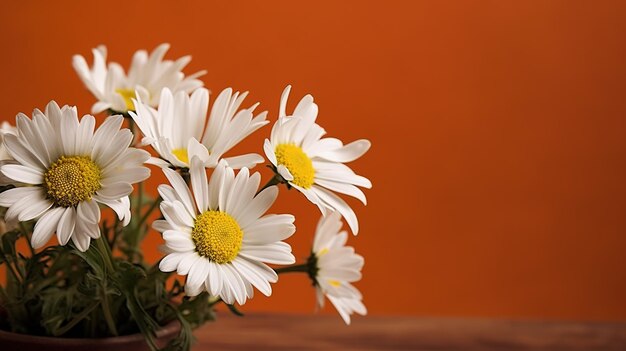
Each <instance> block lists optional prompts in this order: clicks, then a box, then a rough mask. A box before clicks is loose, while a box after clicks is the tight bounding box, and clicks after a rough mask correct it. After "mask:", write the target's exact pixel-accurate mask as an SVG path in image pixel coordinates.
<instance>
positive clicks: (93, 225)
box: [0, 44, 371, 350]
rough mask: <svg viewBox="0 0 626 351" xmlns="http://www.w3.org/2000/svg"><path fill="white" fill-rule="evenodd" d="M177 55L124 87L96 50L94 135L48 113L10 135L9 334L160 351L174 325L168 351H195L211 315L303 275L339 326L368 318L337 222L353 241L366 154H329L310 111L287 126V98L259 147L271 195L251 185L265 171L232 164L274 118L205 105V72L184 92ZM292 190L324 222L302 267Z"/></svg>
mask: <svg viewBox="0 0 626 351" xmlns="http://www.w3.org/2000/svg"><path fill="white" fill-rule="evenodd" d="M168 47H169V46H168V45H167V44H163V45H160V46H158V47H157V48H156V49H155V50H154V51H153V52H152V53H150V54H148V53H147V52H146V51H143V50H140V51H137V52H136V53H135V55H134V56H133V58H132V61H131V65H130V68H129V70H128V72H125V71H124V69H123V68H122V67H121V66H120V65H119V64H117V63H115V62H109V63H107V57H106V56H107V52H106V48H105V47H103V46H100V47H98V48H96V49H94V50H93V65H91V66H89V64H88V63H87V62H86V60H85V59H84V58H83V57H82V56H79V55H76V56H75V57H74V59H73V65H74V68H75V70H76V72H77V73H78V75H79V77H80V79H81V80H82V81H83V83H84V84H85V86H86V87H87V89H89V91H90V92H91V93H92V94H93V95H94V96H95V97H96V99H97V101H96V103H95V104H94V105H93V107H92V110H91V112H92V113H93V114H98V113H101V112H105V113H106V114H107V115H108V116H107V117H106V118H105V119H104V120H103V122H102V123H101V124H100V125H99V126H97V125H96V119H95V118H94V117H93V116H92V115H88V114H87V115H84V116H82V117H79V114H78V111H77V109H76V107H73V106H62V107H61V106H59V105H58V104H57V103H56V102H54V101H51V102H50V103H48V105H47V106H46V108H45V109H44V110H43V111H42V110H39V109H35V110H34V111H33V113H32V115H31V116H30V117H29V116H27V115H25V114H22V113H20V114H18V115H17V117H16V120H15V122H16V124H15V127H13V126H11V125H10V124H7V123H5V124H3V125H2V133H1V135H2V147H1V148H0V157H1V158H2V160H1V161H0V164H1V166H0V173H1V177H0V181H1V183H2V187H1V193H0V206H1V208H0V215H1V216H2V218H3V219H4V221H3V222H2V223H1V224H2V225H3V226H4V228H2V233H3V234H2V236H1V238H0V239H1V240H0V264H1V265H3V266H4V267H6V278H7V279H6V284H4V285H0V329H4V330H10V331H13V332H16V333H24V334H32V335H44V336H58V337H80V338H100V337H107V336H117V335H126V334H132V333H138V332H139V333H142V334H143V335H144V336H145V338H146V341H147V343H148V344H149V345H150V347H151V348H152V349H157V348H158V345H157V343H156V341H155V339H156V336H155V335H156V331H158V330H159V329H160V328H161V327H162V326H164V325H167V324H169V323H172V322H175V323H178V324H179V325H180V333H179V335H178V336H177V337H176V338H175V339H173V340H172V341H171V342H170V344H169V345H168V346H167V347H168V348H169V349H175V350H188V349H189V348H190V345H191V339H192V335H191V331H192V329H193V328H195V327H197V326H199V325H201V324H203V323H204V322H206V321H208V320H211V319H212V318H213V309H214V307H215V306H216V305H217V304H225V305H226V306H228V308H229V309H230V310H231V311H233V312H234V313H239V311H238V308H237V307H236V306H237V305H243V304H245V302H246V300H247V299H249V298H252V296H253V294H254V290H255V288H256V289H257V290H259V291H260V292H261V293H263V294H264V295H266V296H269V295H271V293H272V287H271V283H276V282H277V280H278V274H280V273H285V272H302V273H305V274H308V276H309V277H310V278H311V280H312V282H313V285H314V287H315V289H316V290H317V296H318V301H317V302H318V304H319V305H320V306H321V305H322V304H323V303H324V300H325V297H327V298H328V299H329V300H330V301H331V303H332V304H333V305H334V306H335V307H336V309H337V311H338V312H339V314H340V315H341V317H342V318H343V319H344V320H345V322H346V323H350V315H351V314H353V313H358V314H362V315H364V314H366V309H365V306H364V305H363V303H362V297H361V294H360V293H359V291H358V290H357V289H356V288H355V287H354V286H353V285H352V284H351V283H352V282H355V281H357V280H359V279H360V278H361V268H362V267H363V262H364V260H363V257H361V256H360V255H358V254H356V253H355V251H354V249H353V248H352V247H349V246H346V240H347V236H348V233H347V232H346V231H343V230H342V221H341V218H342V217H343V219H345V221H346V223H347V224H348V226H349V228H350V230H351V231H352V233H353V234H355V235H356V234H357V233H358V230H359V226H358V221H357V217H356V215H355V213H354V211H353V210H352V209H351V208H350V206H348V204H347V203H346V202H345V201H344V200H343V199H342V198H341V197H339V196H338V195H337V194H336V193H341V194H346V195H349V196H353V197H355V198H357V199H359V200H361V201H362V202H363V203H364V204H365V203H366V199H365V195H364V194H363V192H362V191H361V189H360V187H361V188H370V187H371V183H370V181H369V180H368V179H367V178H365V177H362V176H360V175H357V174H356V173H355V172H354V171H353V170H352V169H350V168H349V167H348V166H346V165H345V163H347V162H350V161H353V160H355V159H357V158H359V157H361V156H362V155H363V154H364V153H365V152H367V150H368V149H369V147H370V142H369V141H367V140H358V141H355V142H352V143H349V144H347V145H344V144H343V143H342V142H341V141H340V140H338V139H335V138H324V137H323V136H324V135H325V133H326V132H325V130H324V129H323V128H322V127H321V126H320V125H318V124H317V123H316V119H317V114H318V108H317V105H316V104H315V103H314V102H313V97H312V96H311V95H307V96H305V97H303V98H302V99H301V100H300V102H299V103H298V104H297V106H296V108H295V110H294V111H293V112H292V113H290V114H288V113H287V111H286V106H287V99H288V96H289V91H290V87H289V86H288V87H287V88H286V89H285V90H284V91H283V93H282V96H281V98H280V109H279V115H278V118H277V120H276V121H275V122H274V124H273V126H272V128H271V132H270V136H269V138H267V139H266V140H265V143H264V145H263V151H264V154H265V158H267V160H268V161H269V164H268V166H269V167H271V169H272V170H273V171H274V176H273V177H272V178H271V179H269V180H266V181H265V182H262V180H261V175H260V174H259V173H258V172H253V171H252V169H253V168H254V167H255V166H256V165H258V164H261V163H263V162H264V161H265V158H264V157H263V156H262V155H260V154H257V153H249V154H244V155H230V154H229V150H230V149H231V148H233V146H235V145H236V144H237V143H239V142H240V141H241V140H243V139H244V138H246V137H247V136H249V135H250V134H252V133H254V132H256V131H257V130H258V129H261V128H262V127H263V126H265V125H266V124H269V123H270V120H268V119H267V117H268V116H267V112H260V113H258V112H257V108H258V105H259V104H258V103H255V104H252V105H251V106H250V105H248V104H245V103H244V100H245V98H246V95H247V93H241V94H240V93H239V92H234V91H233V90H232V89H230V88H228V89H225V90H223V91H222V92H221V93H220V94H218V95H217V97H216V98H214V99H213V101H212V103H210V101H209V100H210V98H209V95H210V94H209V91H208V90H207V89H205V88H203V83H202V81H200V80H199V79H198V77H200V76H202V75H203V74H204V73H205V72H198V73H195V74H193V75H190V76H186V75H185V74H184V73H183V72H182V69H183V68H184V67H185V66H186V65H187V64H188V63H189V61H190V57H189V56H185V57H182V58H179V59H177V60H175V61H171V60H166V59H164V57H165V54H166V52H167V50H168ZM209 109H210V112H209ZM124 126H127V127H124ZM151 169H152V171H156V170H158V171H159V172H163V173H164V175H165V178H166V179H167V181H168V182H167V183H166V184H161V185H159V186H158V187H157V189H156V191H154V190H153V191H149V190H150V189H146V185H144V183H143V182H144V181H146V180H147V179H148V178H149V177H150V175H151ZM261 184H265V185H263V186H261ZM133 185H135V187H133ZM283 185H284V187H285V188H286V189H291V188H295V189H297V191H299V192H301V193H302V194H303V195H304V197H305V198H306V199H308V200H309V201H310V202H312V203H314V204H315V205H317V207H318V208H319V211H320V212H321V218H320V220H319V224H318V226H317V228H316V232H315V238H314V239H313V247H312V249H311V255H310V257H309V258H308V259H307V260H306V261H304V262H301V263H296V259H295V258H294V256H293V255H292V253H291V246H290V245H289V244H287V243H285V242H284V240H286V239H288V238H289V237H290V236H292V235H294V233H295V232H296V227H295V226H294V220H295V218H294V216H293V215H291V214H274V213H270V208H271V206H272V204H273V203H274V201H275V200H276V198H277V197H278V194H279V187H280V186H283ZM157 192H158V196H157V194H156V193H157ZM107 207H108V208H109V209H111V210H112V212H109V211H108V210H106V209H107ZM102 210H106V211H102ZM159 212H160V213H159ZM315 212H317V211H315ZM154 218H158V219H156V220H153V221H151V220H152V219H154ZM151 228H152V229H154V230H155V231H156V232H158V233H161V235H162V237H163V239H164V241H165V245H163V246H162V247H161V251H162V252H163V254H164V257H163V258H162V259H161V260H160V261H159V262H158V263H157V264H155V265H151V264H148V263H147V262H146V261H145V260H144V257H143V254H142V250H141V249H140V244H141V243H142V240H143V239H144V238H145V237H146V236H147V235H148V234H149V233H150V229H151ZM55 234H56V235H55ZM54 238H56V240H55V239H54ZM280 265H284V267H278V266H280ZM174 273H176V274H174Z"/></svg>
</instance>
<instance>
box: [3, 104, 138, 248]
mask: <svg viewBox="0 0 626 351" xmlns="http://www.w3.org/2000/svg"><path fill="white" fill-rule="evenodd" d="M123 120H124V118H123V117H122V116H119V115H117V116H111V117H109V118H107V119H106V120H105V122H104V123H103V124H102V125H101V126H100V127H99V128H98V129H96V130H95V132H94V127H95V123H96V120H95V119H94V117H93V116H90V115H85V116H83V117H82V118H81V119H80V121H79V119H78V115H77V111H76V107H69V106H64V107H63V108H62V109H61V108H59V106H58V105H57V104H56V103H55V102H54V101H52V102H50V103H49V104H48V106H47V107H46V111H45V113H42V112H41V111H39V110H35V111H34V112H33V118H32V120H31V119H29V118H28V117H27V116H26V115H24V114H21V113H20V114H18V115H17V117H16V121H17V130H18V133H17V135H12V134H5V136H4V145H5V147H6V148H7V150H8V152H9V154H10V155H11V157H13V158H14V159H15V160H16V161H17V164H6V165H3V166H2V168H0V171H1V172H2V173H3V174H4V175H5V176H7V177H8V178H10V179H12V180H13V181H15V182H18V183H20V184H22V185H24V186H21V187H17V188H14V189H11V190H7V191H5V192H3V193H2V194H0V206H4V207H8V210H7V212H6V215H5V219H6V220H7V222H12V221H16V220H19V221H29V220H32V219H37V223H36V224H35V228H34V231H33V236H32V239H31V243H32V245H33V247H35V248H40V247H42V246H44V245H45V244H46V243H47V242H48V241H49V240H50V238H51V237H52V235H53V234H54V232H55V231H56V233H57V236H58V239H59V243H60V244H61V245H65V244H67V243H68V241H69V240H70V239H72V241H73V243H74V245H75V246H76V247H77V248H78V249H79V250H80V251H86V250H87V249H88V248H89V243H90V240H91V239H97V238H99V237H100V228H99V226H98V222H99V220H100V208H99V207H98V203H101V204H104V205H107V206H109V207H111V208H112V209H113V210H114V211H115V212H116V213H117V215H118V217H119V218H120V220H122V221H123V224H124V225H126V224H128V222H129V221H130V209H129V207H130V201H129V199H128V195H129V194H130V193H131V192H132V190H133V187H132V185H131V184H133V183H137V182H139V181H142V180H145V179H146V178H148V177H149V176H150V170H149V169H148V168H146V167H143V163H144V162H145V161H146V160H147V159H148V158H149V157H150V154H149V153H148V152H146V151H144V150H139V149H135V148H132V147H129V145H130V143H131V140H132V137H133V136H132V133H131V132H130V131H129V130H128V129H122V130H120V127H121V126H122V122H123Z"/></svg>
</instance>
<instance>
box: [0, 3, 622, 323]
mask: <svg viewBox="0 0 626 351" xmlns="http://www.w3.org/2000/svg"><path fill="white" fill-rule="evenodd" d="M53 3H54V5H52V4H53ZM623 4H624V3H623V2H622V3H620V2H608V1H598V2H591V1H587V2H578V1H518V2H513V1H431V2H418V1H411V2H408V1H407V2H399V1H385V2H381V1H378V2H367V3H366V2H356V1H354V2H339V1H322V2H318V1H311V2H306V3H305V2H296V1H280V2H267V1H250V2H241V1H238V2H232V3H227V2H225V1H224V2H222V1H220V2H205V1H167V2H165V1H163V2H159V1H142V2H134V1H107V2H105V3H100V4H97V5H96V4H92V3H88V2H76V1H74V2H70V1H56V2H52V1H48V2H43V1H39V2H34V1H32V2H29V1H11V2H9V1H4V2H2V3H1V5H0V48H1V50H2V54H1V55H0V70H1V77H2V79H1V81H0V96H1V101H2V103H1V104H0V116H1V119H3V120H11V119H12V118H13V117H14V116H15V114H16V113H17V112H20V111H23V112H27V113H30V111H32V109H33V108H34V107H39V108H43V107H44V106H45V104H46V103H47V102H48V101H49V100H50V99H56V100H57V101H58V102H59V103H62V104H72V105H77V106H78V108H79V112H82V113H88V112H89V109H90V107H91V104H92V103H93V102H94V100H93V98H92V97H91V96H90V94H89V93H88V92H87V91H86V90H85V89H84V88H83V86H82V83H81V82H80V81H79V79H78V78H77V76H76V75H75V73H74V72H73V70H72V67H71V56H72V54H75V53H80V54H83V55H87V56H88V57H89V61H91V56H90V55H91V53H90V49H91V48H92V47H95V46H96V45H98V44H106V45H107V46H108V48H109V53H110V54H109V55H110V58H111V59H113V60H115V61H118V62H120V63H122V64H123V65H125V66H127V65H128V63H129V61H130V57H131V55H132V53H133V52H134V51H135V50H136V49H140V48H145V49H150V50H151V49H152V48H154V47H155V46H156V45H157V44H159V43H161V42H169V43H171V44H172V49H171V51H170V53H169V54H168V57H169V58H177V57H180V56H182V55H184V54H192V55H193V61H192V63H191V64H190V66H189V67H188V68H187V69H186V72H187V73H193V72H195V71H197V70H200V69H207V70H208V71H209V73H208V74H207V75H206V76H205V77H204V78H203V80H204V81H205V83H206V86H207V87H208V88H209V89H211V90H212V91H213V92H219V91H220V90H221V89H223V88H225V87H228V86H232V87H234V88H235V89H239V90H250V91H251V95H250V97H249V98H248V100H247V101H248V102H249V103H250V104H252V103H253V102H255V101H260V102H261V103H262V105H261V107H262V108H264V109H267V110H269V111H270V118H271V120H272V121H274V120H275V119H276V115H277V110H278V102H279V97H280V93H281V91H282V89H283V88H284V86H285V85H286V84H288V83H290V84H293V86H294V89H293V94H292V97H298V98H299V97H301V96H302V95H304V94H305V93H312V94H313V95H314V96H315V98H316V101H317V102H318V104H319V106H320V116H319V120H318V121H319V123H320V124H322V125H323V126H324V127H325V128H326V129H327V130H328V131H329V134H330V135H331V136H335V137H339V138H341V139H343V140H344V141H352V140H355V139H358V138H363V137H364V138H368V139H370V140H372V142H373V147H372V149H371V151H370V152H369V153H368V154H367V155H366V157H364V158H363V159H361V160H359V161H357V162H354V163H353V164H352V166H353V168H354V169H355V170H356V171H357V172H359V173H361V174H364V175H366V176H368V177H369V178H371V179H372V181H373V183H374V188H373V189H372V190H371V191H367V192H366V193H367V195H368V199H369V205H368V206H367V207H363V206H362V205H360V204H359V203H358V202H356V201H351V202H350V203H351V204H352V205H354V207H355V209H356V212H357V214H358V216H359V218H360V221H361V226H362V231H361V233H360V235H359V236H358V237H357V238H351V239H350V240H351V244H353V245H354V246H356V248H357V250H358V251H359V252H360V253H361V254H363V255H364V256H365V257H366V266H365V269H364V279H363V280H362V282H360V283H359V284H357V285H358V287H359V288H360V289H362V291H363V292H364V294H365V302H366V304H367V305H368V306H369V309H370V312H371V313H372V314H419V315H470V316H506V317H544V318H559V319H621V320H624V319H626V299H625V296H626V264H625V260H624V257H625V256H626V252H625V251H626V216H625V213H626V185H625V184H626V182H625V181H624V180H625V179H626V137H625V136H626V135H625V133H626V114H625V113H626V103H625V101H626V100H625V95H626V68H625V65H626V28H625V26H626V21H625V20H624V19H625V18H626V8H625V6H624V5H623ZM294 102H295V101H294V100H292V105H291V106H292V107H293V106H294V104H293V103H294ZM100 117H102V116H100ZM269 130H270V128H269V127H265V128H264V129H262V130H261V131H259V132H257V133H256V134H254V135H253V137H251V138H250V139H249V140H248V141H247V142H246V143H244V144H243V145H241V146H240V147H238V150H243V151H246V152H250V151H257V152H261V150H262V149H261V145H262V140H263V139H264V138H265V137H266V136H267V135H268V133H269ZM259 169H260V171H261V172H263V176H264V178H265V179H268V177H269V174H268V173H267V171H266V170H265V169H264V168H263V167H260V168H259ZM156 179H159V180H160V179H162V177H157V178H156ZM274 211H276V212H281V211H282V212H286V211H292V212H294V213H295V214H296V215H297V226H298V229H299V230H298V233H297V235H296V236H295V237H294V238H293V239H291V241H290V242H291V243H292V244H293V245H294V247H295V252H296V255H297V256H298V257H299V258H304V257H306V255H307V253H308V250H309V244H310V242H311V238H312V231H313V229H314V225H315V222H316V221H317V218H318V212H317V210H316V208H315V207H314V206H313V205H311V204H309V203H308V202H307V201H306V200H305V199H304V198H303V197H302V196H301V195H300V194H298V193H295V192H293V191H292V192H287V191H286V190H285V189H284V188H283V189H281V197H280V199H279V203H278V204H277V205H276V206H275V208H274ZM157 242H158V236H157V235H156V234H154V235H153V237H152V238H151V241H150V242H149V243H147V245H146V247H147V249H148V250H149V255H150V256H151V257H152V258H153V259H157V258H158V257H159V256H158V254H157V253H156V250H155V249H154V246H155V245H156V243H157ZM313 304H314V302H313V292H312V290H311V289H310V286H309V283H308V282H307V280H306V278H305V277H304V276H295V275H294V276H283V277H281V279H280V281H279V283H278V284H277V285H275V289H274V295H273V296H272V297H271V298H269V299H268V298H264V297H262V296H261V295H260V294H258V295H257V296H256V297H255V299H253V300H252V301H251V302H249V303H248V305H246V306H245V308H244V310H246V311H259V310H263V311H266V310H270V311H295V312H310V311H312V309H313Z"/></svg>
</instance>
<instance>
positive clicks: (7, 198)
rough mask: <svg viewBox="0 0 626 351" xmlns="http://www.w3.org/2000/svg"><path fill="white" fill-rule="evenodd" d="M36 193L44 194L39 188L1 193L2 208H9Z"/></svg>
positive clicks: (10, 190) (25, 188) (0, 203)
mask: <svg viewBox="0 0 626 351" xmlns="http://www.w3.org/2000/svg"><path fill="white" fill-rule="evenodd" d="M35 193H43V190H42V189H41V188H39V187H24V188H13V189H9V190H6V191H3V192H2V193H0V206H2V207H9V206H11V205H13V204H14V203H16V202H17V201H19V200H21V199H23V198H25V197H27V196H29V195H32V194H35Z"/></svg>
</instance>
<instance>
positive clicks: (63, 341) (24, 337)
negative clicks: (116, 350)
mask: <svg viewBox="0 0 626 351" xmlns="http://www.w3.org/2000/svg"><path fill="white" fill-rule="evenodd" d="M178 331H180V323H179V322H178V321H177V320H174V321H172V322H169V323H167V324H166V325H164V326H163V327H161V328H160V329H159V330H157V332H156V337H157V338H162V337H167V336H170V335H173V334H175V333H177V332H178ZM0 339H4V340H6V341H13V342H24V341H27V342H29V343H31V344H37V345H54V346H62V345H65V346H75V345H85V344H89V343H91V342H97V343H98V345H102V344H106V345H117V344H126V343H129V342H141V341H143V340H144V336H143V334H141V333H135V334H129V335H121V336H108V337H105V338H60V337H56V336H41V335H30V334H20V333H14V332H11V331H6V330H1V329H0Z"/></svg>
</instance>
